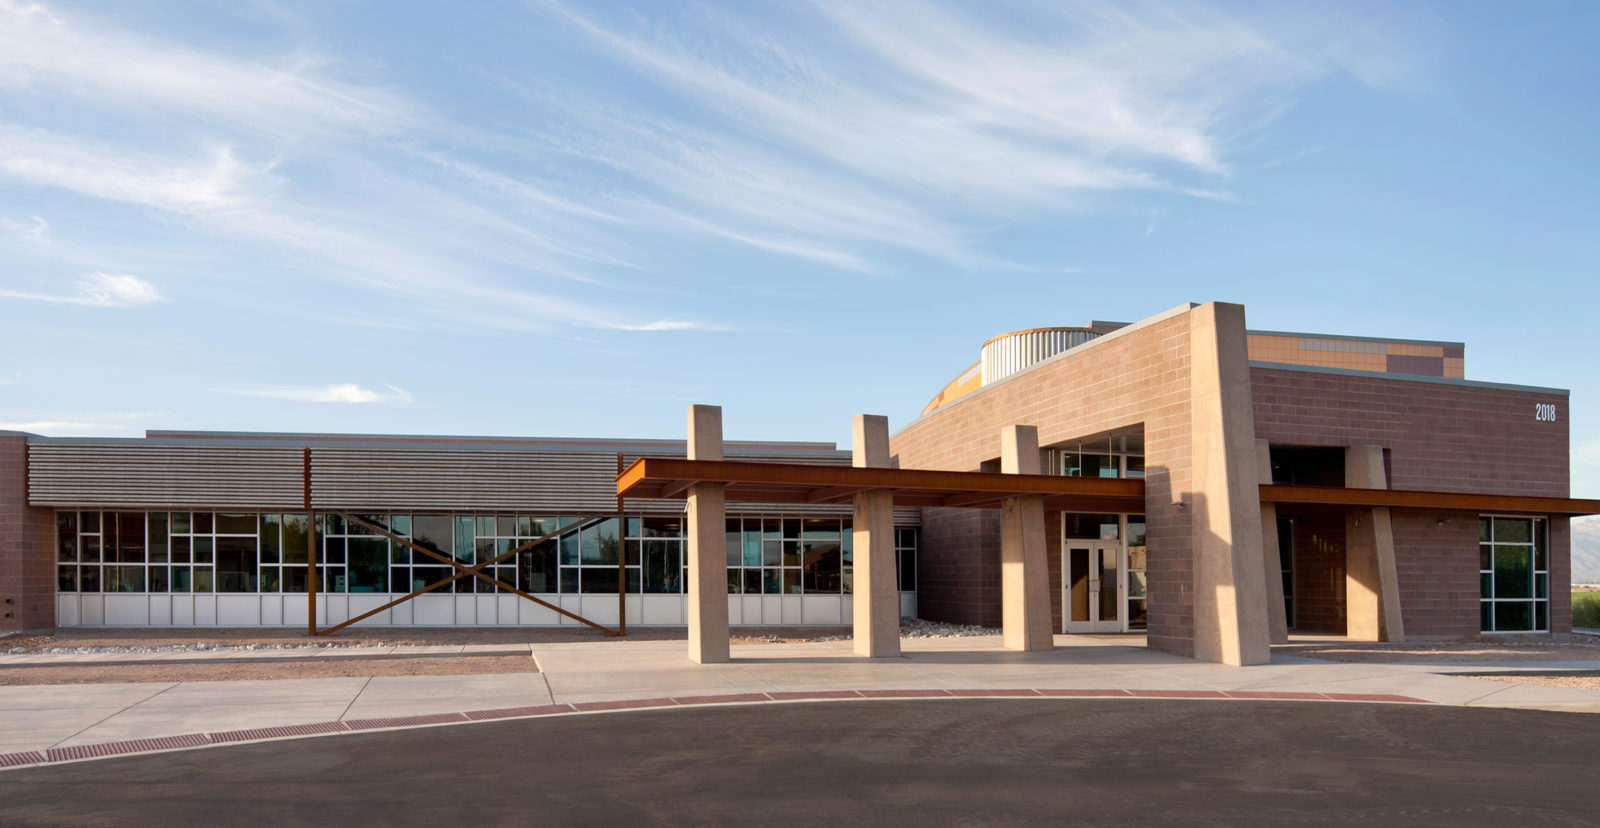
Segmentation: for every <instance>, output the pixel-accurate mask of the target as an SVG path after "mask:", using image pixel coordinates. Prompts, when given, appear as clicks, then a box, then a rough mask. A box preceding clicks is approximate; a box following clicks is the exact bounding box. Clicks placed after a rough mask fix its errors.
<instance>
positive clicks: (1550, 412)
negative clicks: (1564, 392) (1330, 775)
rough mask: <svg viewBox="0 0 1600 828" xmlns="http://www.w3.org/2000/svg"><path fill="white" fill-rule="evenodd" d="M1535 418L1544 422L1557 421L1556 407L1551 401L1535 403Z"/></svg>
mask: <svg viewBox="0 0 1600 828" xmlns="http://www.w3.org/2000/svg"><path fill="white" fill-rule="evenodd" d="M1533 418H1534V419H1535V420H1538V421H1539V422H1542V423H1553V422H1555V421H1556V407H1555V406H1554V405H1551V404H1549V403H1535V404H1534V406H1533Z"/></svg>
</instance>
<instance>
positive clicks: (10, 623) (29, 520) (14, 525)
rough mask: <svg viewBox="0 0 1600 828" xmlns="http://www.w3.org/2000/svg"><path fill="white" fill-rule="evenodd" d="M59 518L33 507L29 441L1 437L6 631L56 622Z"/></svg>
mask: <svg viewBox="0 0 1600 828" xmlns="http://www.w3.org/2000/svg"><path fill="white" fill-rule="evenodd" d="M55 574H56V569H55V513H54V512H53V511H51V510H49V509H35V508H31V507H29V506H28V478H27V441H26V439H25V438H23V437H18V436H11V435H0V632H17V631H21V630H46V629H53V628H54V627H55V623H56V578H55Z"/></svg>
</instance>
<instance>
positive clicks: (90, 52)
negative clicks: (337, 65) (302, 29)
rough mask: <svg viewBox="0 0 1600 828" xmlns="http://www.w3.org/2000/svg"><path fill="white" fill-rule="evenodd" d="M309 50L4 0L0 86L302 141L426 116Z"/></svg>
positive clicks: (386, 128) (394, 127) (377, 129)
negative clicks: (213, 42) (236, 42)
mask: <svg viewBox="0 0 1600 828" xmlns="http://www.w3.org/2000/svg"><path fill="white" fill-rule="evenodd" d="M325 69H327V61H326V60H325V59H323V58H320V57H317V56H315V55H312V54H309V53H299V54H294V53H291V54H288V55H262V56H260V57H258V58H255V59H252V58H249V57H244V56H237V55H228V54H222V53H219V52H218V51H215V50H210V49H202V48H196V47H193V46H190V45H188V44H185V43H182V42H179V41H176V40H173V39H170V38H160V37H152V36H148V35H144V34H140V33H137V32H135V31H132V30H130V29H128V28H123V27H118V26H114V25H111V24H109V23H106V22H101V21H98V20H96V19H94V18H91V17H88V16H85V15H76V14H73V15H69V14H66V13H64V12H61V11H59V10H56V9H53V8H51V7H49V6H46V5H44V4H43V3H33V2H18V0H0V87H7V86H8V87H12V88H18V89H23V90H29V91H34V92H36V93H45V94H49V93H65V94H68V95H71V96H73V97H79V98H92V99H95V100H97V101H99V102H100V103H101V104H102V105H104V106H108V107H116V108H123V107H127V108H135V107H136V108H139V109H153V110H155V111H157V112H165V113H177V114H180V115H182V116H184V117H201V118H204V119H205V120H207V121H210V122H212V123H215V124H220V125H223V126H226V127H229V128H237V127H241V126H243V127H246V128H248V129H250V130H252V131H255V132H258V133H264V134H272V135H279V136H284V137H290V138H296V139H298V138H302V137H305V136H306V135H307V134H308V133H311V134H317V133H324V134H325V133H329V132H341V131H358V132H362V133H379V134H381V133H390V132H397V131H402V130H405V129H407V128H409V127H411V126H412V125H413V124H414V123H415V122H416V121H417V120H418V119H419V118H421V117H423V115H422V113H420V112H419V111H418V108H417V106H416V105H415V104H414V103H412V102H411V101H409V100H408V99H407V98H406V97H405V96H404V95H402V94H399V93H396V92H391V91H390V90H387V89H385V88H383V87H381V86H378V85H375V84H362V83H352V82H347V81H340V80H337V79H334V78H332V77H329V76H328V74H327V73H326V72H325V71H323V70H325Z"/></svg>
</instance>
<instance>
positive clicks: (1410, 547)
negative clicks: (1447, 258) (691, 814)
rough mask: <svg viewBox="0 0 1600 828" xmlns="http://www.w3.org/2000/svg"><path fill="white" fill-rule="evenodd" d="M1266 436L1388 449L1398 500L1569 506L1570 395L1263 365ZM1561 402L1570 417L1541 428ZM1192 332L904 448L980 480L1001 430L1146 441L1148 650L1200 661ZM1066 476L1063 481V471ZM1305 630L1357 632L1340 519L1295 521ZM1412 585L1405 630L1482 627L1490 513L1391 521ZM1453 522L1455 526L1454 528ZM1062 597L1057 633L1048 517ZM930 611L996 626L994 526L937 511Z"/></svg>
mask: <svg viewBox="0 0 1600 828" xmlns="http://www.w3.org/2000/svg"><path fill="white" fill-rule="evenodd" d="M1250 396H1251V402H1250V407H1251V410H1252V414H1253V418H1254V430H1255V435H1256V437H1258V438H1259V439H1263V440H1267V441H1268V442H1270V443H1271V444H1273V445H1281V446H1324V447H1339V448H1343V447H1349V446H1358V445H1378V446H1382V447H1383V448H1384V449H1385V461H1386V465H1387V467H1388V478H1389V486H1390V487H1391V488H1397V489H1423V490H1436V491H1459V492H1477V493H1486V494H1509V495H1534V496H1550V497H1566V496H1567V495H1568V433H1567V426H1566V421H1567V419H1568V417H1567V415H1566V412H1567V403H1568V399H1567V397H1566V396H1565V395H1564V394H1560V393H1549V392H1543V391H1539V390H1536V389H1518V388H1508V387H1495V386H1489V385H1486V384H1484V385H1468V384H1461V383H1455V382H1430V381H1426V380H1423V379H1419V378H1416V377H1405V376H1371V375H1355V374H1348V373H1337V372H1327V371H1318V370H1316V369H1310V370H1296V369H1290V368H1283V367H1268V366H1264V365H1258V366H1252V367H1251V368H1250ZM1536 404H1554V405H1556V406H1557V407H1558V409H1559V410H1560V411H1561V412H1562V415H1561V416H1560V418H1559V419H1558V420H1557V422H1553V423H1551V422H1545V421H1538V420H1536V419H1535V417H1534V406H1535V405H1536ZM1191 405H1192V403H1191V354H1190V322H1189V318H1188V314H1187V313H1181V312H1180V313H1174V314H1167V315H1164V316H1161V317H1156V318H1154V319H1152V320H1149V321H1147V322H1145V323H1141V324H1140V325H1138V326H1134V327H1133V328H1130V329H1124V330H1122V331H1119V332H1118V335H1115V336H1112V337H1106V338H1103V339H1102V340H1099V341H1096V342H1094V343H1092V344H1091V345H1089V346H1083V347H1080V348H1078V349H1074V350H1073V351H1069V352H1067V353H1065V354H1062V355H1059V356H1057V357H1055V358H1052V359H1049V360H1046V361H1044V362H1042V363H1040V364H1038V365H1035V366H1033V367H1031V368H1029V369H1026V370H1024V371H1022V372H1020V373H1019V374H1016V375H1014V376H1012V377H1010V378H1008V379H1006V380H1004V381H1002V382H999V383H996V384H993V385H990V386H988V387H986V388H984V389H983V390H981V391H978V392H976V393H973V394H970V395H967V396H965V397H962V398H961V399H959V400H957V401H955V402H953V403H950V404H948V405H946V406H944V407H941V408H939V409H937V410H935V411H933V412H932V413H930V414H928V415H926V416H924V417H923V418H921V419H919V420H917V421H915V422H913V423H911V424H910V425H908V426H907V427H906V428H905V429H903V430H902V431H901V432H900V433H898V434H896V435H895V436H894V438H893V441H892V450H893V453H894V455H895V458H896V461H897V462H898V464H899V465H900V467H902V468H923V469H946V470H956V471H973V470H979V469H980V468H983V467H984V464H985V463H988V462H991V461H993V460H994V458H996V457H998V455H999V440H1000V430H1001V428H1002V427H1004V426H1007V425H1012V424H1026V425H1033V426H1036V427H1037V428H1038V429H1039V443H1040V445H1041V446H1042V447H1049V446H1052V445H1057V444H1061V443H1065V442H1070V441H1076V440H1080V439H1083V438H1088V437H1093V436H1096V435H1100V434H1104V433H1106V432H1109V431H1119V432H1126V431H1138V430H1142V432H1143V434H1144V438H1145V465H1146V478H1145V484H1146V521H1147V525H1148V544H1149V547H1148V555H1149V557H1148V562H1147V565H1148V574H1149V593H1148V611H1149V627H1148V635H1149V643H1150V646H1151V647H1153V648H1155V649H1160V650H1164V651H1167V652H1172V653H1177V654H1180V655H1193V654H1194V649H1195V647H1194V623H1195V617H1194V608H1195V605H1194V593H1193V590H1194V583H1195V580H1194V579H1195V572H1194V567H1193V556H1194V546H1193V544H1194V541H1193V538H1192V534H1191V531H1192V528H1193V527H1192V526H1191V520H1192V519H1193V517H1192V516H1193V511H1189V512H1185V511H1180V510H1177V509H1175V508H1174V507H1173V505H1172V504H1173V502H1174V501H1176V500H1179V499H1182V498H1183V497H1185V496H1186V495H1189V494H1191V493H1192V492H1193V489H1194V488H1195V487H1194V484H1193V471H1194V458H1193V454H1192V450H1191V449H1192V446H1191V445H1190V440H1191V436H1192V435H1191V428H1192V426H1191V422H1192V421H1191ZM1052 471H1054V470H1052ZM1279 516H1280V517H1286V518H1294V519H1295V521H1296V523H1295V535H1294V540H1295V554H1296V560H1295V571H1294V589H1295V603H1296V616H1297V617H1296V618H1295V619H1294V621H1295V624H1296V628H1297V629H1299V630H1303V631H1325V632H1331V633H1338V634H1343V633H1344V632H1345V624H1346V611H1347V610H1346V606H1345V603H1344V602H1345V583H1344V578H1345V557H1344V556H1345V550H1344V531H1345V529H1344V520H1345V516H1344V514H1343V513H1342V512H1334V513H1328V512H1323V513H1314V512H1302V513H1298V514H1297V513H1295V512H1294V511H1293V510H1291V509H1287V508H1280V510H1279ZM1392 519H1393V531H1394V544H1395V554H1396V567H1397V578H1398V586H1399V590H1400V594H1401V610H1402V616H1403V619H1404V623H1405V628H1406V632H1407V633H1408V634H1410V635H1417V636H1448V637H1460V636H1471V635H1475V634H1477V631H1478V605H1477V602H1478V577H1477V565H1478V564H1477V560H1478V549H1477V514H1476V513H1471V514H1468V513H1463V512H1433V511H1425V510H1395V511H1394V513H1393V514H1392ZM1440 521H1443V523H1441V522H1440ZM1046 527H1047V529H1046V531H1047V543H1048V548H1049V549H1050V550H1051V551H1050V555H1049V568H1050V594H1051V604H1052V613H1053V621H1054V624H1055V629H1057V630H1059V629H1061V617H1062V606H1061V578H1062V573H1061V560H1060V552H1059V550H1060V548H1061V539H1060V536H1061V524H1060V515H1059V514H1058V513H1050V514H1047V515H1046ZM922 538H923V540H922V543H923V548H922V550H921V551H920V554H919V579H918V605H919V608H920V610H921V612H922V614H923V615H924V616H925V617H928V618H932V619H938V620H947V621H952V622H958V623H979V624H985V625H997V624H998V620H999V614H1000V600H999V592H1000V588H999V576H998V557H999V553H998V547H999V531H998V521H997V520H993V519H991V518H989V517H988V516H985V515H982V514H980V513H964V512H962V511H960V510H953V509H937V510H935V509H927V510H924V515H923V535H922ZM1550 540H1551V551H1552V553H1553V558H1552V559H1553V561H1554V562H1555V563H1554V564H1553V567H1552V571H1551V629H1552V630H1553V631H1555V632H1565V631H1568V630H1569V629H1570V623H1571V622H1570V618H1571V607H1570V596H1569V594H1568V591H1569V581H1570V561H1569V559H1568V554H1569V540H1568V534H1567V522H1566V520H1564V519H1560V520H1552V521H1551V522H1550Z"/></svg>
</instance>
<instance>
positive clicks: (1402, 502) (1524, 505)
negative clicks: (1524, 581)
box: [1261, 484, 1600, 517]
mask: <svg viewBox="0 0 1600 828" xmlns="http://www.w3.org/2000/svg"><path fill="white" fill-rule="evenodd" d="M1261 502H1262V503H1275V504H1279V505H1284V506H1320V507H1329V508H1350V507H1373V506H1390V507H1400V508H1408V509H1460V510H1463V511H1474V512H1528V513H1532V514H1543V515H1567V516H1569V517H1570V516H1577V515H1595V514H1600V500H1588V499H1584V498H1572V497H1529V496H1525V495H1502V494H1480V493H1476V492H1435V491H1422V490H1417V489H1347V488H1342V487H1338V486H1286V485H1281V484H1262V486H1261Z"/></svg>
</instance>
